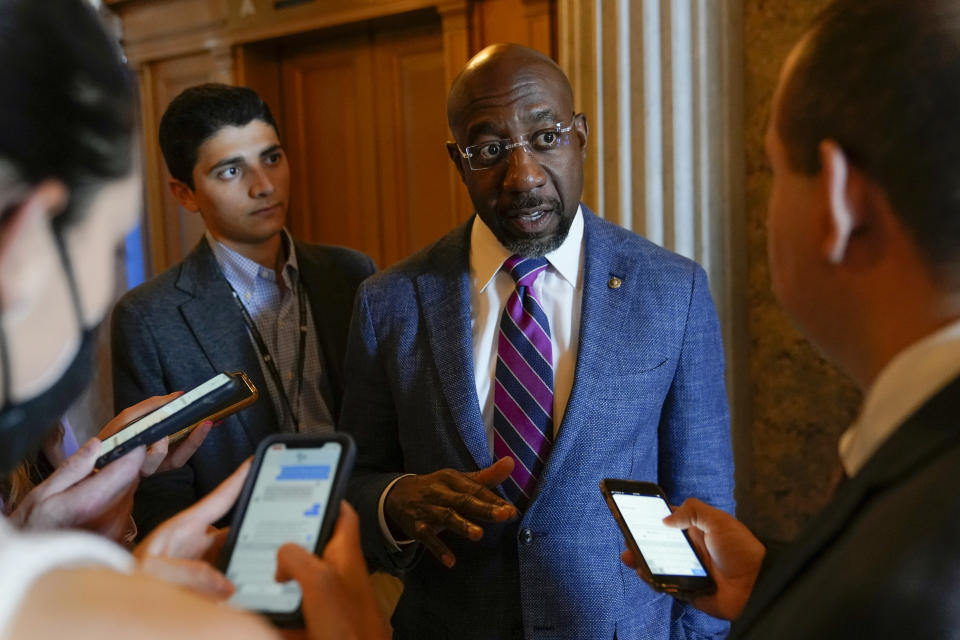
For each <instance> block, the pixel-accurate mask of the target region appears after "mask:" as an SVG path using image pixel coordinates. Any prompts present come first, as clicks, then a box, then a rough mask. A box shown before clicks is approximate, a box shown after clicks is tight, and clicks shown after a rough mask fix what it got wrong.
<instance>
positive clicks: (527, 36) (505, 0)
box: [470, 0, 557, 59]
mask: <svg viewBox="0 0 960 640" xmlns="http://www.w3.org/2000/svg"><path fill="white" fill-rule="evenodd" d="M555 16H556V6H555V1H554V0H476V2H474V4H473V15H472V24H473V29H472V32H471V39H470V44H471V49H472V53H476V52H477V51H479V50H480V49H482V48H484V47H485V46H487V45H490V44H494V43H497V42H515V43H517V44H522V45H526V46H528V47H532V48H534V49H537V50H538V51H542V52H543V53H545V54H547V55H548V56H552V57H553V58H554V59H556V57H557V52H556V46H555V41H556V38H555V37H554V30H555V27H554V25H555V22H556V20H555Z"/></svg>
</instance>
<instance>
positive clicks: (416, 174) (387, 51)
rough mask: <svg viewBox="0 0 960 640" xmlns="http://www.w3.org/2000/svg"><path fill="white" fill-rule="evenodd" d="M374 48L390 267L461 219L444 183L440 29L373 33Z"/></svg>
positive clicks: (446, 166)
mask: <svg viewBox="0 0 960 640" xmlns="http://www.w3.org/2000/svg"><path fill="white" fill-rule="evenodd" d="M374 49H375V52H376V53H375V58H376V65H375V70H376V71H375V73H376V75H375V77H374V78H373V81H374V86H375V87H376V98H377V104H378V105H379V109H378V111H379V113H378V123H379V126H378V141H379V143H378V147H379V151H380V153H379V159H380V193H381V203H382V206H381V213H382V215H383V232H384V233H383V237H384V254H383V257H384V264H391V263H393V262H396V261H397V260H399V259H401V258H403V257H406V256H407V255H409V254H410V253H412V252H414V251H415V250H417V249H420V248H422V247H424V246H426V245H428V244H429V243H431V242H433V241H434V240H436V239H437V238H439V237H440V236H442V235H443V234H444V233H446V232H447V231H449V230H450V229H452V228H453V227H455V226H456V225H457V224H458V223H459V222H460V221H461V220H462V218H463V216H462V215H461V213H460V212H459V211H458V202H457V194H456V193H455V192H451V190H450V185H449V182H448V181H447V180H446V179H445V178H446V177H447V175H448V172H449V171H450V166H451V165H450V160H449V158H448V156H447V152H446V147H445V142H446V141H447V136H448V129H447V121H446V108H445V104H446V83H445V80H444V75H445V70H444V53H443V39H442V34H441V33H440V29H439V25H436V24H433V25H428V26H426V27H424V28H420V29H416V30H405V31H399V32H398V31H394V30H389V31H380V32H378V33H376V35H375V42H374ZM461 188H462V187H461Z"/></svg>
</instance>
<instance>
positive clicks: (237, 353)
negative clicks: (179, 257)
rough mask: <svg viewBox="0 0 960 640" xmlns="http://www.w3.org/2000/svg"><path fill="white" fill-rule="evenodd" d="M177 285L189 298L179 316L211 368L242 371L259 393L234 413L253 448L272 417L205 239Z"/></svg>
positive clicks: (242, 330) (262, 382)
mask: <svg viewBox="0 0 960 640" xmlns="http://www.w3.org/2000/svg"><path fill="white" fill-rule="evenodd" d="M176 286H177V288H178V289H180V290H182V291H184V292H185V293H188V294H190V295H191V296H192V297H191V299H190V300H188V301H186V302H184V303H183V304H181V305H180V313H181V315H182V316H183V319H184V322H186V324H187V326H188V327H190V331H191V332H192V333H193V335H194V338H196V340H197V343H198V344H199V345H200V348H201V349H202V350H203V353H204V355H206V357H207V359H208V360H209V361H210V364H211V365H212V366H213V368H214V369H215V370H216V371H235V370H237V369H238V368H239V369H241V370H242V371H244V372H245V373H246V374H247V376H249V377H250V379H251V380H252V381H253V383H254V385H256V387H257V389H258V390H259V392H260V397H259V399H258V400H257V402H255V403H254V404H253V405H252V406H250V407H249V408H247V409H245V410H243V411H241V412H240V413H238V414H237V417H238V418H239V420H240V422H241V424H243V427H244V431H245V432H246V434H247V437H248V438H249V439H250V445H251V447H254V444H255V443H257V442H259V441H260V440H262V439H263V438H264V437H265V436H267V435H269V434H270V433H273V432H274V431H275V430H276V424H277V419H276V414H275V413H274V410H273V403H272V402H271V400H270V396H269V393H268V391H267V382H266V380H265V379H264V377H263V372H262V370H261V368H260V361H259V359H258V357H257V354H256V352H255V351H254V349H253V346H252V345H251V344H250V337H249V336H248V335H247V329H246V325H245V324H244V321H243V316H242V314H241V313H240V311H239V309H237V305H236V302H235V301H234V300H233V294H232V293H231V292H230V287H229V285H227V281H226V280H225V279H224V278H223V275H222V274H221V272H220V268H219V266H218V265H217V261H216V258H214V256H213V252H212V251H211V250H210V247H209V245H208V244H207V241H206V239H205V238H204V239H201V240H200V244H198V245H197V247H196V248H195V249H194V250H193V251H192V252H191V253H190V255H189V256H187V258H186V259H185V260H184V261H183V269H182V270H181V272H180V277H179V278H178V279H177V284H176ZM254 448H255V447H254Z"/></svg>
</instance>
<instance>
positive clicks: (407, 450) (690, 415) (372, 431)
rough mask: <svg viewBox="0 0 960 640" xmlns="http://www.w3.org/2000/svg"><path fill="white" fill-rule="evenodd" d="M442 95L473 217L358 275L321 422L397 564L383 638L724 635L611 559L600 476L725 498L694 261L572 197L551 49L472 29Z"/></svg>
mask: <svg viewBox="0 0 960 640" xmlns="http://www.w3.org/2000/svg"><path fill="white" fill-rule="evenodd" d="M448 115H449V120H450V126H451V129H452V131H453V134H454V137H455V138H456V142H455V143H451V144H450V147H449V152H450V156H451V159H452V160H453V162H454V163H455V164H456V166H457V168H458V169H459V171H460V173H461V175H462V177H463V181H464V183H465V184H466V186H467V189H468V191H469V193H470V196H471V199H472V200H473V204H474V206H475V207H476V209H477V215H476V216H474V217H473V218H471V219H470V220H469V221H468V222H467V223H466V224H464V225H462V226H461V227H459V228H457V229H454V230H453V231H451V232H450V233H449V234H447V235H446V236H445V237H444V238H442V239H441V240H439V241H438V242H437V243H436V244H434V245H432V246H431V247H428V248H427V249H425V250H424V251H422V252H420V253H418V254H416V255H414V256H412V257H411V258H409V259H407V260H405V261H403V262H401V263H400V264H398V265H396V266H394V267H392V268H390V269H388V270H386V271H384V272H383V273H382V274H380V275H378V276H375V277H373V278H371V279H369V280H367V281H366V282H365V283H364V284H363V285H361V288H360V291H359V293H358V297H357V302H356V306H355V309H354V317H353V325H352V329H351V334H350V343H349V345H348V355H347V389H346V392H345V396H344V408H343V413H342V417H341V423H340V426H341V429H343V430H345V431H347V432H349V433H352V434H353V436H354V437H355V438H356V440H357V445H358V452H359V453H358V462H357V469H356V471H355V474H354V479H353V482H352V484H351V487H350V490H349V498H350V500H351V502H352V503H353V504H354V505H356V506H357V509H358V511H359V513H360V514H361V518H362V523H363V527H362V531H363V536H364V547H365V552H366V554H367V556H368V558H369V559H370V561H371V562H372V563H373V564H374V565H375V566H380V567H385V568H388V569H394V570H402V571H403V578H404V585H405V589H404V592H403V595H402V597H401V599H400V602H399V604H398V605H397V608H396V611H395V614H394V617H393V626H394V630H395V633H396V637H399V638H411V639H413V638H416V639H417V640H429V639H432V638H438V639H439V638H457V639H458V640H469V639H474V638H475V639H481V638H482V639H489V638H519V637H525V638H530V639H533V638H563V639H573V638H598V639H600V638H602V639H604V640H612V639H613V638H615V637H619V638H658V639H659V638H663V639H666V638H691V637H696V638H702V637H714V636H717V635H722V634H724V633H725V631H726V625H725V623H722V622H720V621H717V620H714V619H711V618H709V617H707V616H704V615H703V614H700V613H699V612H696V611H694V610H692V609H691V608H690V607H687V606H686V605H683V604H681V603H678V602H675V601H673V600H672V599H670V598H669V597H666V596H662V595H658V594H656V593H654V592H652V591H651V590H649V589H648V588H647V587H646V586H645V585H643V584H642V583H640V582H639V581H637V580H634V579H633V576H632V574H630V573H624V571H623V570H624V568H623V567H622V566H621V565H620V563H619V561H618V559H617V556H616V552H615V551H614V550H615V549H619V547H620V545H621V544H622V536H621V534H620V532H619V530H618V528H617V526H616V524H615V522H614V520H613V518H612V517H611V515H610V513H609V511H608V510H607V507H606V506H605V504H604V500H603V498H602V496H601V494H600V491H599V489H598V483H599V482H600V480H601V479H602V478H604V477H615V478H636V479H642V480H649V481H656V482H659V483H660V484H661V485H663V487H664V488H665V489H666V491H667V493H668V494H669V495H670V496H671V497H672V498H673V499H675V500H678V499H682V498H683V497H687V496H692V495H696V496H698V497H700V498H702V499H703V500H706V501H708V502H710V503H712V504H714V505H716V506H717V507H720V508H723V509H728V510H732V508H733V499H732V489H733V483H732V462H731V451H730V438H729V424H728V411H727V403H726V396H725V392H724V383H723V354H722V347H721V340H720V334H719V329H718V325H717V318H716V314H715V311H714V307H713V302H712V300H711V298H710V293H709V291H708V287H707V280H706V276H705V274H704V272H703V270H702V269H701V268H700V267H698V266H697V265H696V264H694V263H693V262H691V261H689V260H686V259H684V258H682V257H680V256H677V255H674V254H672V253H670V252H668V251H666V250H664V249H662V248H660V247H657V246H655V245H653V244H652V243H650V242H648V241H646V240H644V239H643V238H641V237H639V236H637V235H635V234H633V233H631V232H629V231H626V230H624V229H622V228H620V227H617V226H615V225H613V224H611V223H609V222H605V221H604V220H602V219H600V218H598V217H597V216H596V215H594V214H593V213H592V212H591V211H590V210H589V209H588V208H587V207H586V206H585V205H582V204H581V203H580V202H579V199H580V193H581V190H582V186H583V158H584V156H585V154H586V144H587V137H588V129H587V122H586V118H585V116H584V115H583V114H575V113H574V111H573V96H572V91H571V89H570V84H569V82H568V81H567V78H566V77H565V76H564V74H563V72H562V71H561V70H560V69H559V68H558V67H557V65H556V64H555V63H554V62H553V61H552V60H550V59H549V58H547V57H546V56H543V55H542V54H539V53H537V52H534V51H532V50H530V49H527V48H524V47H519V46H515V45H495V46H492V47H488V48H487V49H485V50H483V51H482V52H480V53H479V54H478V55H477V56H476V57H474V58H473V59H472V60H471V61H470V62H469V63H468V65H467V67H466V68H465V69H464V71H463V72H462V73H461V75H460V76H459V77H458V78H457V80H456V81H455V82H454V84H453V86H452V88H451V91H450V97H449V102H448ZM481 525H482V526H481ZM423 549H426V550H427V551H429V554H428V553H422V550H423Z"/></svg>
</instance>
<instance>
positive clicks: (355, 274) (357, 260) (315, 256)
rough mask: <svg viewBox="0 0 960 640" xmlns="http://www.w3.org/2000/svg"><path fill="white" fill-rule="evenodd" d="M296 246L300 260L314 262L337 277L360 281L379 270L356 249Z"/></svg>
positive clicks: (306, 243)
mask: <svg viewBox="0 0 960 640" xmlns="http://www.w3.org/2000/svg"><path fill="white" fill-rule="evenodd" d="M296 246H297V259H298V260H302V259H308V260H314V261H315V262H317V263H318V264H319V265H320V266H321V268H324V269H326V270H328V271H330V272H332V274H334V275H335V276H337V277H345V278H348V279H351V280H356V281H360V280H363V279H364V278H366V277H367V276H369V275H370V274H371V273H374V272H376V270H377V267H376V265H375V264H374V262H373V260H372V259H371V258H370V257H369V256H368V255H367V254H365V253H363V252H360V251H357V250H356V249H350V248H347V247H339V246H335V245H327V244H313V243H309V242H300V241H297V242H296Z"/></svg>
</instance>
